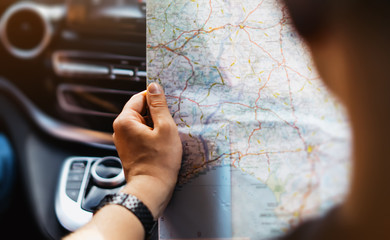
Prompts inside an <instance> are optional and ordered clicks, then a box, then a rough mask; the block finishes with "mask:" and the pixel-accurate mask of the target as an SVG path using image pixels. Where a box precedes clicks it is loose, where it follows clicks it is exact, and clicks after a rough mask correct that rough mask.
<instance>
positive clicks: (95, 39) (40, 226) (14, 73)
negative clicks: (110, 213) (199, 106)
mask: <svg viewBox="0 0 390 240" xmlns="http://www.w3.org/2000/svg"><path fill="white" fill-rule="evenodd" d="M145 32H146V5H145V1H143V0H30V1H25V0H24V1H20V0H1V1H0V63H1V64H0V134H1V136H4V138H5V139H7V141H8V142H9V146H10V147H9V148H10V150H9V151H12V158H13V160H14V161H13V162H14V167H13V168H12V170H9V171H8V172H7V174H8V175H12V176H11V179H12V181H11V182H10V183H9V185H10V184H11V185H12V186H11V187H10V189H11V190H10V192H9V193H8V194H9V196H8V197H7V201H1V203H2V205H4V206H2V208H0V221H1V223H2V225H1V226H2V227H1V228H2V229H4V231H3V232H2V233H1V234H2V235H3V236H8V234H10V236H12V238H18V237H23V236H24V237H25V236H29V237H30V238H32V239H61V238H62V237H63V236H65V235H67V234H68V233H69V232H70V231H73V230H75V229H77V228H79V227H80V226H82V225H84V224H85V223H86V222H88V220H89V219H90V218H91V216H92V213H93V211H94V209H95V208H96V207H97V205H98V204H99V202H100V200H101V199H102V198H103V197H104V196H105V195H106V194H109V193H113V192H117V191H119V189H120V188H121V186H123V184H124V176H123V171H122V167H121V163H120V160H119V158H118V156H117V152H116V149H115V146H114V143H113V141H112V133H113V129H112V123H113V120H114V119H115V117H116V116H117V115H118V114H119V113H120V111H121V110H122V108H123V106H124V104H125V103H126V102H127V101H128V99H129V98H130V97H131V96H132V95H134V94H136V93H138V92H141V91H143V90H145V88H146V34H145ZM3 146H4V145H1V144H0V152H2V151H3V152H4V151H5V148H4V147H3ZM0 178H1V174H0ZM1 209H3V210H1ZM0 238H2V237H0Z"/></svg>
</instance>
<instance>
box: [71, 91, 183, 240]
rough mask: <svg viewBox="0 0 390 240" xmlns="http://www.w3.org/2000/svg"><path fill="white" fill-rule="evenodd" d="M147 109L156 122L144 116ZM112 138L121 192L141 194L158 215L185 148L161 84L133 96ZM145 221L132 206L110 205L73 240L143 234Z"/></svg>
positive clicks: (117, 121)
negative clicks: (119, 166) (121, 173)
mask: <svg viewBox="0 0 390 240" xmlns="http://www.w3.org/2000/svg"><path fill="white" fill-rule="evenodd" d="M146 106H147V107H148V108H149V111H150V117H151V118H152V121H153V125H154V127H153V128H151V127H149V126H147V125H146V120H145V118H144V117H143V116H142V115H143V114H145V113H146ZM114 132H115V133H114V136H113V137H114V142H115V145H116V147H117V150H118V154H119V157H120V158H121V161H122V165H123V169H124V172H125V176H126V181H127V184H126V185H125V187H124V188H123V189H122V192H124V193H128V194H132V195H134V196H136V197H137V198H139V199H140V200H141V201H142V202H143V203H144V204H145V205H146V206H147V207H148V208H149V210H150V211H151V212H152V214H153V217H154V219H155V220H156V219H157V218H158V217H159V216H161V214H162V213H163V211H164V209H165V207H166V206H167V205H168V202H169V200H170V198H171V196H172V192H173V189H174V187H175V185H176V182H177V175H178V171H179V169H180V164H181V156H182V147H181V141H180V138H179V135H178V132H177V127H176V124H175V123H174V121H173V119H172V117H171V115H170V113H169V110H168V107H167V104H166V100H165V97H164V93H163V91H162V88H161V87H160V86H159V85H158V84H151V85H149V87H148V91H147V92H146V91H145V92H142V93H139V94H137V95H134V96H133V97H132V98H131V99H130V100H129V102H128V103H127V104H126V106H125V107H124V109H123V111H122V113H121V114H120V115H119V116H118V118H117V119H116V120H115V122H114ZM144 236H145V233H144V229H143V227H142V224H141V222H140V221H139V220H138V218H137V217H136V216H135V215H133V214H132V213H131V212H130V211H129V210H127V209H126V208H124V207H121V206H116V205H107V206H105V207H103V208H102V209H101V210H99V211H98V212H97V214H95V215H94V217H93V218H92V220H91V221H90V222H89V223H88V224H87V225H86V226H84V227H82V228H81V229H79V230H77V231H76V232H74V233H73V234H71V235H69V236H68V237H67V238H66V240H73V239H144Z"/></svg>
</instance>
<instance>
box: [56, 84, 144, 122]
mask: <svg viewBox="0 0 390 240" xmlns="http://www.w3.org/2000/svg"><path fill="white" fill-rule="evenodd" d="M136 93H137V92H133V91H121V90H114V89H105V88H97V87H90V86H83V85H77V84H61V85H59V86H58V88H57V98H58V102H59V105H60V107H61V109H63V110H64V111H66V112H68V113H73V114H81V115H94V116H101V117H116V116H117V115H118V114H119V113H120V112H121V111H122V108H123V106H124V105H125V104H126V102H127V101H128V100H129V99H130V97H131V96H133V95H134V94H136Z"/></svg>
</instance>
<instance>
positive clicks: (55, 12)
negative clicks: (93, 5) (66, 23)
mask: <svg viewBox="0 0 390 240" xmlns="http://www.w3.org/2000/svg"><path fill="white" fill-rule="evenodd" d="M64 14H65V9H64V7H63V6H60V7H58V6H57V7H47V6H43V5H39V4H37V3H33V2H19V3H16V4H14V5H12V6H11V7H10V8H8V10H6V11H5V13H4V14H3V16H2V18H1V20H0V40H1V42H2V44H3V45H4V47H5V48H6V49H7V50H8V52H9V53H10V54H11V55H13V56H15V57H17V58H21V59H32V58H35V57H37V56H39V55H40V54H41V53H42V52H43V51H44V50H45V49H46V47H47V46H48V45H49V43H50V40H51V37H52V36H53V32H54V30H53V22H54V21H57V20H59V19H62V18H63V16H64Z"/></svg>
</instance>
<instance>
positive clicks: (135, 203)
mask: <svg viewBox="0 0 390 240" xmlns="http://www.w3.org/2000/svg"><path fill="white" fill-rule="evenodd" d="M108 204H116V205H120V206H123V207H125V208H127V209H128V210H129V211H130V212H132V213H133V214H134V215H135V216H137V218H138V219H139V220H140V221H141V223H142V225H143V227H144V229H145V234H146V237H148V236H150V234H152V232H153V230H154V227H155V225H156V223H157V222H156V221H154V219H153V215H152V213H151V212H150V210H149V209H148V208H147V207H146V206H145V205H144V204H143V203H142V202H141V200H139V199H138V198H137V197H136V196H133V195H130V194H126V193H117V194H108V195H106V196H105V197H104V198H103V200H102V201H101V202H100V204H99V205H98V207H97V209H96V211H95V213H96V212H97V211H98V210H99V209H100V208H102V207H103V206H105V205H108Z"/></svg>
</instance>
